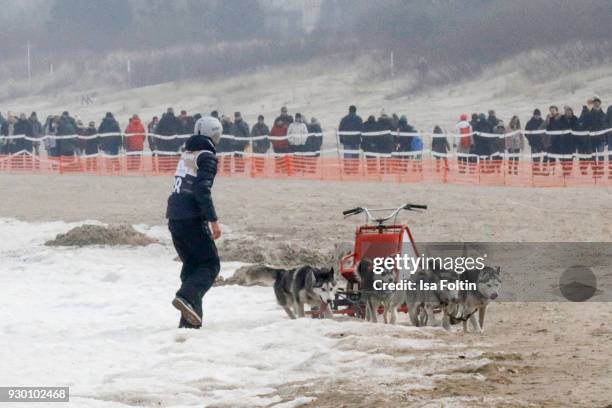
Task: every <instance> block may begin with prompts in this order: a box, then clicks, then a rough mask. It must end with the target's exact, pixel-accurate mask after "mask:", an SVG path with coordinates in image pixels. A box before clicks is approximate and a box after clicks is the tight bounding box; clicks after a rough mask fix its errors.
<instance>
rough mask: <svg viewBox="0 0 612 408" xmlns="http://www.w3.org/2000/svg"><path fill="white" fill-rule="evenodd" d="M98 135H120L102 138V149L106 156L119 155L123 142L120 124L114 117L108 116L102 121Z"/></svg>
mask: <svg viewBox="0 0 612 408" xmlns="http://www.w3.org/2000/svg"><path fill="white" fill-rule="evenodd" d="M98 133H100V134H103V133H119V134H118V135H113V136H102V137H100V148H101V149H102V150H103V151H104V153H106V154H110V155H118V154H119V148H120V147H121V145H122V140H121V135H120V133H121V128H120V127H119V123H117V121H116V120H115V118H113V117H112V116H106V117H105V118H104V119H102V122H101V123H100V126H99V127H98Z"/></svg>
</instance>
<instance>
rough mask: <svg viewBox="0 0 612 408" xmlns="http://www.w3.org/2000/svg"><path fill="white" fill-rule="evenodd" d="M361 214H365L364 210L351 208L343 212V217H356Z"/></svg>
mask: <svg viewBox="0 0 612 408" xmlns="http://www.w3.org/2000/svg"><path fill="white" fill-rule="evenodd" d="M361 212H363V208H361V207H357V208H351V209H350V210H344V211H342V215H354V214H359V213H361Z"/></svg>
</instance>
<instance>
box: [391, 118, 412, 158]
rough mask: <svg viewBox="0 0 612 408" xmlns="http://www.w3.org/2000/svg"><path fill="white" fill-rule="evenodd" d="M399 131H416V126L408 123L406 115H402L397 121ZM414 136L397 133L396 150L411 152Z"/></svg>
mask: <svg viewBox="0 0 612 408" xmlns="http://www.w3.org/2000/svg"><path fill="white" fill-rule="evenodd" d="M397 131H398V132H399V133H415V132H416V131H415V129H414V127H412V125H410V124H409V123H408V119H407V118H406V116H404V115H402V117H401V118H399V120H398V121H397ZM413 137H414V136H407V135H399V134H396V135H395V137H394V139H395V140H394V144H395V149H394V150H395V151H397V152H409V151H410V146H411V145H412V138H413Z"/></svg>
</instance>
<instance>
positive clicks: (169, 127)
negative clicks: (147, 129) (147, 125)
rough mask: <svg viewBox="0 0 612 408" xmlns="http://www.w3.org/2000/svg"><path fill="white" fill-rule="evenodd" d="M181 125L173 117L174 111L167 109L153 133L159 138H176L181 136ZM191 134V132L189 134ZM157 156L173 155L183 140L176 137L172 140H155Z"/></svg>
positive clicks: (177, 119) (179, 121)
mask: <svg viewBox="0 0 612 408" xmlns="http://www.w3.org/2000/svg"><path fill="white" fill-rule="evenodd" d="M183 130H184V129H183V123H182V122H181V120H180V119H179V118H177V117H176V116H175V115H174V109H172V108H168V109H167V110H166V113H164V114H163V115H162V118H161V119H160V120H159V123H158V124H157V127H156V129H155V133H156V134H158V135H160V136H178V135H182V134H183ZM190 133H191V132H190ZM155 139H156V140H155V145H156V146H157V150H159V151H160V152H164V153H158V155H159V156H169V155H172V156H173V155H175V154H176V153H178V151H179V150H180V149H181V146H182V145H183V143H184V141H185V139H183V138H180V137H176V138H174V139H162V138H155Z"/></svg>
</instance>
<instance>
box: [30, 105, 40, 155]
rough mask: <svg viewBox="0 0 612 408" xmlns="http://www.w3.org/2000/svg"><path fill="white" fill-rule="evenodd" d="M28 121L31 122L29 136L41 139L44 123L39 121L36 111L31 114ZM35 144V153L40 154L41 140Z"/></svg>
mask: <svg viewBox="0 0 612 408" xmlns="http://www.w3.org/2000/svg"><path fill="white" fill-rule="evenodd" d="M28 121H29V122H30V134H29V135H28V136H30V137H31V138H34V139H40V138H41V137H42V135H43V127H42V124H41V123H40V122H39V121H38V116H37V115H36V112H32V113H31V114H30V117H29V118H28ZM33 145H34V146H33V147H34V152H35V154H37V155H38V154H40V141H38V142H34V143H33Z"/></svg>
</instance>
